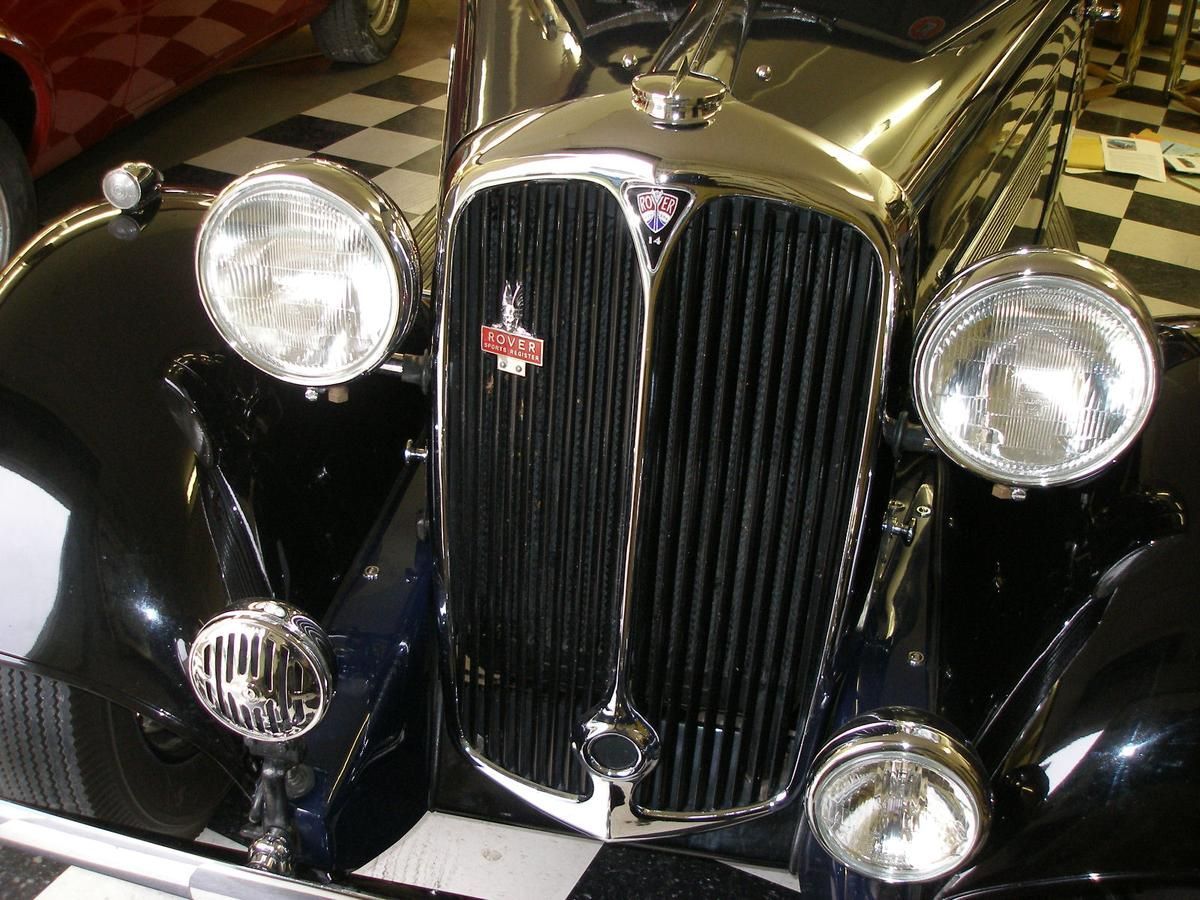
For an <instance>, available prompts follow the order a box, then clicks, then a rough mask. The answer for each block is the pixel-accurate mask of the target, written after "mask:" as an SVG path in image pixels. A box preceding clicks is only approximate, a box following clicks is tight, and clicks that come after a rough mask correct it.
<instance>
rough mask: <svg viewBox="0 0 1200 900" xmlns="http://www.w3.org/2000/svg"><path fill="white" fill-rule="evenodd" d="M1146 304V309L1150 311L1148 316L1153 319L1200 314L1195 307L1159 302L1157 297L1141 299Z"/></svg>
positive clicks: (1164, 301) (1199, 310) (1167, 301)
mask: <svg viewBox="0 0 1200 900" xmlns="http://www.w3.org/2000/svg"><path fill="white" fill-rule="evenodd" d="M1142 300H1144V301H1145V302H1146V307H1147V308H1148V309H1149V310H1150V315H1152V316H1154V317H1155V318H1159V317H1160V316H1195V315H1197V314H1198V313H1200V309H1197V308H1196V307H1195V306H1184V305H1183V304H1182V303H1172V302H1170V301H1169V300H1159V299H1158V298H1157V297H1143V298H1142Z"/></svg>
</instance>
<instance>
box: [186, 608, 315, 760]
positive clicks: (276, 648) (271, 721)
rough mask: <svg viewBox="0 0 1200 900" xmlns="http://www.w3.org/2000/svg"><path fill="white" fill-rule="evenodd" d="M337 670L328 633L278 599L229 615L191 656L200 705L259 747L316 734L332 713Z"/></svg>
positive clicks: (211, 626)
mask: <svg viewBox="0 0 1200 900" xmlns="http://www.w3.org/2000/svg"><path fill="white" fill-rule="evenodd" d="M334 671H335V670H334V658H333V648H332V646H331V645H330V643H329V638H328V637H327V636H326V635H325V632H324V631H323V630H322V629H321V627H320V626H319V625H318V624H317V623H316V622H314V621H313V620H312V619H310V618H309V617H308V616H306V615H304V613H302V612H301V611H300V610H298V609H296V608H295V607H292V606H289V605H288V604H286V603H281V602H279V601H278V600H250V601H247V602H246V603H244V604H242V605H241V606H239V607H236V608H233V609H229V610H226V611H225V612H223V613H221V614H220V615H218V616H216V617H215V618H213V619H212V620H210V621H209V622H208V623H207V624H206V625H205V626H204V627H203V628H201V629H200V631H199V633H198V634H197V635H196V639H195V640H194V641H193V642H192V648H191V651H190V652H189V654H188V676H189V680H190V682H191V685H192V691H193V692H194V693H195V694H196V697H197V699H199V701H200V704H201V705H202V706H203V707H204V708H205V709H206V710H208V712H209V713H210V714H211V715H212V716H213V717H214V718H215V719H217V720H218V721H219V722H221V724H223V725H224V726H225V727H226V728H229V729H230V730H232V731H234V732H236V733H237V734H239V735H241V736H242V737H247V738H253V739H254V740H259V741H269V742H280V741H290V740H294V739H295V738H298V737H301V736H302V735H304V734H307V733H308V732H309V731H311V730H312V729H313V728H315V727H316V725H317V723H318V722H320V721H321V719H322V718H323V717H324V715H325V712H326V710H327V709H328V708H329V702H330V699H331V698H332V695H333V684H334Z"/></svg>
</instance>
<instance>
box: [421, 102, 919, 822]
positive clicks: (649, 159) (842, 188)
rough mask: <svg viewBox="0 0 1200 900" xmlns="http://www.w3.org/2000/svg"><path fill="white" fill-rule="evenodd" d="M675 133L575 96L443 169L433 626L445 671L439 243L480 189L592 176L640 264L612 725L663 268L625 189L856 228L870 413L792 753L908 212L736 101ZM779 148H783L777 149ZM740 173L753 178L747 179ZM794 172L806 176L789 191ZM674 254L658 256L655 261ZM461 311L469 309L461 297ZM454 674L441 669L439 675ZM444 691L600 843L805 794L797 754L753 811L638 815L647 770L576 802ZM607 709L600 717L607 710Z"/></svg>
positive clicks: (542, 804)
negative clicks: (735, 199)
mask: <svg viewBox="0 0 1200 900" xmlns="http://www.w3.org/2000/svg"><path fill="white" fill-rule="evenodd" d="M751 132H754V133H758V134H760V136H761V139H760V140H756V141H754V142H747V141H745V139H744V138H745V135H746V134H747V133H751ZM563 135H569V136H570V140H571V145H570V146H571V149H569V150H565V151H563V152H559V153H546V151H545V148H546V147H554V146H557V145H560V144H561V143H562V141H563ZM680 137H681V136H680V135H678V134H673V133H671V132H663V131H661V130H659V129H655V128H654V127H653V126H651V125H650V123H649V122H647V121H646V119H645V117H644V116H642V115H641V114H640V113H638V112H637V111H636V110H634V109H633V108H632V106H631V105H630V104H629V102H628V100H627V99H626V97H625V96H624V95H608V96H601V97H594V98H588V99H584V100H578V101H575V102H574V103H572V104H569V105H563V106H559V107H553V108H551V109H549V110H540V111H537V112H532V113H528V114H525V115H522V116H517V117H514V118H512V119H507V120H504V121H502V122H499V123H497V124H495V125H493V126H490V127H488V128H485V129H483V130H482V131H480V132H478V133H476V134H475V135H474V136H472V137H471V138H470V139H467V140H465V141H463V142H462V144H461V145H460V146H459V148H458V149H457V150H456V152H455V154H454V156H453V158H452V159H451V162H450V166H449V169H448V171H449V174H450V176H451V177H450V179H449V182H448V184H449V188H448V190H447V192H446V194H445V196H444V198H443V205H442V209H443V213H444V215H443V219H442V223H441V231H440V241H439V249H438V259H437V265H438V271H439V278H438V279H437V281H438V284H439V294H438V296H437V297H436V298H435V300H436V308H435V316H436V322H437V324H436V327H435V333H434V346H433V359H434V365H435V367H436V371H435V398H434V410H435V420H434V423H433V431H432V441H433V443H432V446H431V449H432V451H433V454H432V456H433V466H434V478H433V481H432V490H433V503H434V505H435V506H436V508H437V509H438V514H439V526H438V529H437V532H436V540H437V541H438V543H439V546H438V547H437V550H438V552H439V554H440V555H441V559H442V562H443V565H442V568H441V573H442V578H443V589H444V591H445V594H444V595H443V597H442V600H441V603H440V605H439V626H440V629H441V636H442V640H443V651H444V654H445V657H446V660H445V661H446V662H447V663H449V661H450V660H451V659H452V647H451V646H450V635H451V634H452V628H451V625H452V622H451V614H450V609H449V604H448V602H447V597H448V596H449V594H450V592H451V591H452V590H453V586H452V585H451V584H450V579H449V577H448V565H447V563H448V562H449V547H448V535H447V531H446V528H447V526H446V523H447V509H446V505H445V490H444V489H443V485H442V467H441V459H442V458H443V454H444V453H445V445H446V436H445V433H444V431H443V427H444V423H446V422H447V421H448V415H447V409H446V405H445V404H446V385H447V378H448V372H447V366H446V363H445V360H444V357H443V355H442V348H443V347H445V346H447V341H448V329H449V314H448V304H449V302H450V297H449V284H448V281H447V277H446V272H447V267H448V260H447V255H448V252H449V248H450V247H451V246H453V243H452V242H453V238H454V227H455V225H456V224H457V222H458V221H459V219H460V216H461V214H462V211H463V209H464V208H465V206H466V204H467V203H468V202H469V201H470V199H471V198H472V197H473V196H474V195H475V194H477V193H478V192H480V191H482V190H484V189H486V188H489V187H494V186H497V185H501V184H508V183H512V182H517V181H530V180H538V179H549V178H571V179H577V180H583V181H589V182H592V183H595V184H599V185H602V186H604V187H605V188H606V189H607V190H610V191H612V192H613V193H614V194H615V196H616V197H617V199H618V202H620V203H621V205H622V208H623V209H624V210H625V214H626V217H627V219H628V224H629V227H630V228H631V229H633V230H634V231H635V240H634V245H635V247H636V252H637V254H638V259H639V262H640V264H641V269H642V272H641V275H642V290H643V302H644V303H645V304H646V321H645V323H644V328H645V332H644V335H645V337H644V340H643V348H642V349H643V353H642V373H641V379H640V386H639V394H638V400H637V402H638V404H639V408H638V421H637V426H636V430H635V435H634V445H633V447H634V468H633V471H632V472H631V477H632V478H633V482H632V486H633V494H632V498H631V503H632V513H631V519H630V522H629V523H628V527H629V530H628V537H627V542H626V551H625V565H624V571H623V573H622V583H621V588H620V589H621V591H622V606H621V618H620V621H619V623H618V629H619V630H618V635H619V637H618V663H617V665H616V667H615V672H614V679H613V688H612V691H611V693H610V696H609V700H608V702H607V703H606V704H605V706H604V707H602V708H601V710H598V711H597V712H598V713H600V714H602V717H604V718H608V716H609V715H611V716H619V715H620V714H621V713H623V712H628V711H629V710H631V709H632V707H631V705H630V704H628V703H627V702H626V700H627V697H628V691H627V685H626V683H625V677H626V675H625V673H626V662H625V660H627V658H628V654H629V644H630V637H631V635H630V633H629V632H630V629H629V625H628V620H629V613H630V608H631V603H632V567H633V556H634V553H635V550H636V539H637V515H638V507H639V500H640V496H641V456H640V454H641V448H642V439H643V432H644V428H645V417H646V415H647V404H646V399H647V397H648V396H649V394H648V391H649V384H648V380H649V366H648V365H647V360H648V353H649V349H648V348H649V347H651V346H652V340H653V334H652V330H653V322H654V317H653V309H652V303H653V297H654V293H655V289H656V286H657V283H658V280H659V279H660V278H661V277H662V272H663V271H664V270H665V268H666V267H665V266H664V265H661V264H660V266H659V267H658V269H657V270H656V271H652V270H651V268H650V265H649V258H648V256H647V254H646V248H645V246H644V244H643V242H642V241H641V240H639V239H637V237H636V229H637V228H638V227H639V224H640V218H639V217H638V212H637V210H636V208H633V207H632V205H631V204H630V203H629V202H628V200H627V196H626V188H628V187H630V186H633V185H636V184H639V183H640V184H648V185H658V186H660V187H664V188H675V189H682V190H687V191H689V192H691V193H692V194H693V196H694V197H695V200H694V202H693V203H692V204H691V205H690V207H689V208H688V210H687V211H686V212H685V213H683V214H684V215H685V216H688V217H690V216H691V215H692V214H694V212H695V211H696V210H697V209H699V208H700V207H701V206H702V205H703V204H704V202H705V200H707V199H709V198H711V197H716V196H720V195H726V194H740V195H743V196H753V197H760V198H769V199H774V200H780V201H784V202H790V203H794V204H797V205H801V206H805V207H807V208H810V209H813V210H816V211H819V212H822V213H825V214H828V215H831V216H834V217H836V218H838V219H839V220H841V221H843V222H846V223H848V224H850V225H852V226H853V227H855V228H857V229H858V230H859V231H860V232H862V233H863V235H864V236H865V237H866V238H867V240H868V241H869V242H870V243H871V245H872V246H873V247H874V248H875V251H876V253H877V254H878V256H879V260H880V263H881V265H880V270H881V275H882V280H883V283H882V284H881V286H880V290H881V293H882V297H881V299H880V311H879V321H878V322H877V323H876V344H875V348H874V349H875V352H874V365H873V368H872V370H871V384H870V397H869V402H868V408H869V409H872V410H875V411H876V414H874V415H871V416H869V417H868V421H867V423H866V427H865V428H864V429H863V433H862V438H861V442H860V444H859V447H858V453H859V459H860V463H859V468H858V472H857V475H856V478H855V486H854V490H853V494H852V501H851V515H850V518H849V521H848V523H847V530H846V535H845V540H844V541H843V547H844V548H845V550H844V551H843V557H842V559H841V561H840V563H839V566H838V576H837V579H836V589H835V596H834V600H833V602H832V604H831V609H830V616H829V620H828V621H827V622H826V623H825V628H824V633H823V634H822V636H821V638H822V650H821V655H820V660H819V663H818V673H817V677H816V679H815V689H814V691H813V695H812V699H811V703H810V707H809V709H808V712H807V715H806V716H805V717H804V719H803V723H802V725H801V727H802V728H803V729H804V730H803V733H802V734H801V746H804V745H805V744H806V743H807V742H809V741H810V740H811V734H810V729H811V728H813V727H815V723H816V722H818V721H820V720H821V717H820V716H819V715H818V713H819V711H820V710H821V709H822V708H823V707H825V706H827V705H828V703H829V697H830V696H831V681H832V668H833V666H832V650H833V646H834V639H835V636H836V634H837V630H838V627H839V623H840V621H841V612H842V609H843V607H844V606H845V603H846V598H847V592H848V588H849V584H850V582H851V578H852V576H853V573H854V570H855V566H856V565H857V564H858V561H859V560H858V555H857V550H858V548H859V546H860V542H859V541H858V540H857V538H858V537H859V536H860V534H861V533H862V532H863V530H864V529H865V528H866V527H868V526H867V523H866V522H865V520H864V507H865V504H866V497H867V493H868V488H869V486H870V479H871V461H872V456H873V450H874V448H875V447H876V446H877V445H878V443H879V439H878V433H879V427H880V420H881V413H880V411H881V410H882V409H883V404H884V399H885V398H884V379H883V374H884V372H886V371H887V365H888V361H889V357H890V355H891V344H892V335H893V331H894V328H895V319H896V316H897V311H898V309H899V298H900V294H901V278H902V276H901V269H900V247H899V245H900V244H901V243H902V242H904V241H907V240H909V239H913V238H914V237H915V235H914V233H913V228H914V226H913V224H912V220H911V206H910V204H909V203H908V200H907V198H906V197H905V196H904V194H903V192H902V191H901V189H900V188H899V186H898V185H897V184H896V183H895V182H894V181H893V180H892V179H890V178H888V177H887V176H886V175H885V174H883V173H882V172H880V171H879V170H877V169H875V168H874V167H872V166H871V165H870V164H869V163H868V162H867V161H866V160H864V159H863V158H862V157H860V156H857V155H855V154H852V153H850V152H849V151H847V150H845V149H843V148H841V147H838V146H836V145H833V144H830V143H828V142H826V141H823V140H822V139H820V138H818V137H816V136H815V135H812V134H811V133H809V132H806V131H803V130H802V129H798V128H796V127H795V126H792V125H790V124H788V123H786V122H783V121H782V120H779V119H776V118H774V117H772V116H768V115H764V114H763V113H761V112H758V111H756V110H753V109H752V108H751V107H748V106H746V105H744V104H739V103H737V102H736V101H734V102H730V103H728V104H727V105H726V107H725V110H724V112H723V114H722V115H721V116H719V117H717V118H716V119H715V120H714V121H713V122H711V123H710V124H709V126H708V128H706V129H705V132H704V139H703V140H695V139H688V140H687V142H686V148H687V152H688V153H689V156H688V157H687V158H672V157H670V156H669V155H667V154H668V153H669V152H670V149H671V148H674V149H676V150H677V151H678V150H679V149H680V148H682V147H684V146H685V145H684V144H683V143H682V142H681V141H680V140H679V138H680ZM782 146H789V147H791V148H792V149H794V151H795V152H794V153H781V152H780V147H782ZM747 173H750V174H747ZM797 173H805V176H804V181H803V183H802V184H798V178H797ZM685 228H686V221H680V222H678V223H677V225H676V226H675V227H674V228H673V229H672V233H671V236H670V238H669V241H670V242H671V243H673V242H674V241H676V240H678V239H679V236H680V235H682V233H683V231H684V230H685ZM670 251H671V246H670V245H668V246H667V247H664V250H663V258H664V259H665V256H666V254H668V253H669V252H670ZM459 302H470V301H468V300H466V299H465V298H459ZM452 668H453V666H452V665H449V664H447V665H446V666H445V670H446V671H447V672H449V671H450V670H451V669H452ZM446 682H447V684H448V690H449V692H450V696H449V697H448V698H447V699H448V701H449V708H448V714H449V715H450V717H451V723H452V725H451V730H452V733H454V734H455V736H456V738H457V740H458V743H459V746H460V747H461V749H462V750H463V752H464V753H465V754H466V756H467V758H468V759H469V760H470V761H471V763H472V764H473V765H474V766H475V767H476V769H477V770H478V771H479V772H480V773H481V774H482V775H483V776H484V777H486V778H488V779H489V780H491V781H493V782H494V783H496V784H497V785H499V786H500V787H503V788H504V789H505V790H507V791H509V792H510V793H512V794H514V795H515V796H517V797H518V798H520V799H521V800H522V801H524V802H526V803H528V804H529V805H530V806H532V807H534V808H535V809H538V810H541V811H542V812H544V813H546V814H547V815H550V816H551V817H553V818H555V819H557V820H558V821H560V822H563V823H564V824H566V825H569V826H571V827H572V828H575V829H577V830H579V831H581V832H583V833H584V834H587V835H590V836H592V837H596V838H599V839H601V840H631V839H638V838H650V837H658V836H662V835H665V834H677V833H681V832H686V831H693V830H697V829H702V828H711V827H715V826H719V825H723V824H730V823H733V822H735V821H743V820H745V819H748V818H752V817H756V816H760V815H765V814H767V813H770V812H772V811H774V810H775V809H776V808H778V807H779V806H780V805H782V804H783V803H785V802H787V801H789V800H790V799H791V798H792V797H794V796H795V795H796V794H798V793H799V792H800V791H801V790H802V788H803V779H802V777H801V776H802V774H803V772H802V771H801V769H802V767H803V765H804V759H803V754H802V755H801V756H799V757H798V758H797V762H796V769H795V770H794V771H793V774H792V779H791V783H790V786H789V788H788V790H787V791H785V792H784V793H782V794H780V795H778V796H776V797H773V798H771V799H770V800H768V801H766V802H764V803H761V804H758V805H756V806H751V807H742V808H737V809H729V810H720V811H714V812H699V813H688V812H676V811H669V810H652V809H643V808H639V807H637V806H636V805H635V804H634V802H633V799H632V794H633V791H634V788H635V787H636V783H637V780H639V779H640V778H641V777H642V776H644V775H645V773H646V772H648V771H649V768H645V769H644V770H642V771H641V772H638V773H636V774H635V775H634V776H633V777H632V778H630V779H628V780H625V779H622V778H617V777H611V776H609V777H604V776H601V775H599V774H596V773H594V772H592V770H589V772H592V790H591V793H590V794H589V795H588V796H586V797H575V796H573V795H568V794H563V793H561V792H558V791H553V790H550V789H548V788H545V787H543V786H541V785H537V784H533V783H531V782H529V781H526V780H525V779H523V778H520V777H519V776H516V775H514V774H513V773H511V772H508V771H506V770H504V769H501V768H499V767H498V766H496V765H495V764H493V763H492V762H490V761H489V760H487V759H485V758H484V757H482V756H481V755H480V754H479V753H478V752H477V751H475V750H474V749H473V748H472V747H471V746H470V745H469V743H468V742H467V739H466V737H465V735H464V733H463V730H462V728H461V726H459V725H458V723H457V702H456V701H457V697H456V696H455V695H456V693H457V683H456V681H455V679H454V678H453V677H452V675H451V676H448V677H447V679H446ZM604 714H607V715H604Z"/></svg>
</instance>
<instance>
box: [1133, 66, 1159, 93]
mask: <svg viewBox="0 0 1200 900" xmlns="http://www.w3.org/2000/svg"><path fill="white" fill-rule="evenodd" d="M1133 83H1134V84H1136V85H1137V86H1138V87H1144V88H1150V90H1152V91H1161V90H1162V89H1163V88H1164V87H1165V86H1166V83H1167V76H1166V75H1161V74H1159V73H1158V72H1148V71H1146V70H1145V69H1138V70H1137V71H1136V72H1134V73H1133Z"/></svg>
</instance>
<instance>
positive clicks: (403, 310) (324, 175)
mask: <svg viewBox="0 0 1200 900" xmlns="http://www.w3.org/2000/svg"><path fill="white" fill-rule="evenodd" d="M276 185H278V186H280V187H286V186H297V187H300V188H301V189H304V190H309V191H315V192H317V193H320V194H324V195H325V196H326V197H328V198H329V199H330V200H332V201H334V203H335V204H336V205H337V206H338V207H339V208H341V209H343V210H353V211H354V214H355V215H356V216H357V218H358V220H359V224H361V225H362V227H363V228H365V229H366V230H367V233H368V234H370V235H371V236H372V239H373V241H374V242H376V244H377V245H378V246H380V247H382V248H384V249H385V251H386V255H387V258H389V259H390V260H391V262H392V264H393V271H392V272H391V277H392V288H391V290H392V297H391V298H390V301H391V303H392V304H393V309H392V310H391V321H390V326H389V329H388V331H389V336H388V337H387V338H386V339H385V340H383V341H381V342H380V343H379V345H378V347H377V348H376V350H375V352H374V353H373V354H372V355H371V356H369V357H367V358H364V359H362V360H360V361H359V362H358V363H357V365H356V366H355V367H354V370H353V372H352V373H351V374H350V375H349V377H348V378H344V379H342V380H349V379H351V378H357V377H359V376H361V375H363V374H365V373H367V372H370V371H373V370H374V369H377V368H378V367H379V366H380V365H381V364H383V363H384V362H385V361H386V360H387V359H388V358H389V357H390V356H391V353H392V350H393V348H394V347H395V345H396V344H397V343H398V342H399V341H400V340H401V339H402V338H403V337H404V335H405V334H407V333H408V330H409V329H410V328H411V327H412V324H413V322H414V320H415V319H416V316H417V311H418V309H419V307H420V297H421V286H422V276H421V259H420V254H419V252H418V247H417V243H416V240H415V238H414V237H413V232H412V229H411V228H409V225H408V221H407V220H406V219H405V218H404V214H403V213H402V212H401V211H400V208H399V207H398V206H397V205H396V204H395V202H394V201H393V200H392V199H391V198H390V197H389V196H388V195H387V194H385V193H384V192H383V191H381V190H380V189H379V188H378V187H376V186H375V185H374V184H373V183H372V182H370V181H367V180H366V179H365V178H363V177H362V176H361V175H359V174H358V173H356V172H354V171H353V170H351V169H349V168H347V167H345V166H342V165H339V164H338V163H333V162H329V161H328V160H322V159H292V160H283V161H281V162H272V163H268V164H266V165H264V166H259V167H258V168H257V169H254V170H252V171H250V172H248V173H247V174H245V175H243V176H242V177H241V178H238V179H236V180H235V181H233V182H231V183H230V184H229V185H227V186H226V187H225V189H224V190H222V191H221V193H220V194H218V195H217V198H216V199H215V200H214V201H213V203H212V206H211V207H210V209H209V211H208V214H207V215H206V216H205V218H204V221H203V222H202V223H201V225H200V233H199V235H198V236H197V238H196V258H195V265H196V277H197V280H198V282H199V285H200V296H201V299H202V300H203V301H204V308H205V311H206V312H207V313H208V315H209V319H210V320H211V321H212V323H213V325H214V326H215V327H216V329H217V331H219V332H220V333H221V336H222V337H224V338H225V340H226V341H227V342H228V343H229V345H230V346H231V347H232V348H233V349H234V350H239V341H238V339H237V336H236V335H235V334H234V333H233V332H232V330H231V329H230V327H229V326H228V325H227V324H226V323H225V322H223V321H221V319H220V317H219V316H217V315H216V314H215V312H214V309H213V305H212V301H211V300H210V295H211V287H210V286H209V285H208V283H207V279H206V277H205V269H206V266H205V265H204V261H205V258H206V255H207V253H208V245H209V242H210V241H211V240H212V235H213V232H212V222H213V221H214V220H215V219H216V217H217V216H218V215H219V213H220V212H221V210H222V209H223V208H224V207H225V206H226V205H227V204H230V203H233V202H236V201H237V200H239V199H240V198H241V197H243V196H244V195H246V194H247V193H249V192H251V191H259V190H262V189H263V188H264V187H271V186H276ZM239 352H241V351H240V350H239ZM246 359H247V362H250V363H251V364H253V365H256V366H258V365H259V363H258V362H257V361H255V360H254V359H250V358H249V357H246ZM260 367H261V366H260ZM263 371H265V372H266V373H267V374H268V375H272V376H274V377H276V378H281V379H283V380H285V381H290V382H292V383H295V384H303V385H311V386H316V387H324V386H325V385H326V384H327V383H328V379H324V378H312V377H305V376H300V375H295V374H291V373H287V372H284V371H282V370H275V371H272V370H271V369H267V368H264V369H263Z"/></svg>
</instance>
